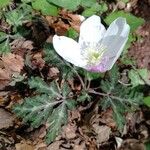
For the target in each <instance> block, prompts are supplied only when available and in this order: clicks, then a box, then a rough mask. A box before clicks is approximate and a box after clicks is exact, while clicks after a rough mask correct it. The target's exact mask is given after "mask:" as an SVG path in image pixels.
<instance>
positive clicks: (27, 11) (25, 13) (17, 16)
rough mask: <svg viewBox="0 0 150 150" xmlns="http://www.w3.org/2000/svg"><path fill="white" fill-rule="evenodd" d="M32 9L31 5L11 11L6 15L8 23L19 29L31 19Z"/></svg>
mask: <svg viewBox="0 0 150 150" xmlns="http://www.w3.org/2000/svg"><path fill="white" fill-rule="evenodd" d="M31 12H32V9H31V7H30V6H29V5H26V4H24V5H22V6H21V7H19V8H16V9H14V10H12V11H9V12H7V13H6V14H5V17H6V21H7V22H8V23H9V24H10V25H13V26H14V27H18V26H20V25H22V24H23V23H24V22H25V21H29V20H30V19H31V17H32V16H31Z"/></svg>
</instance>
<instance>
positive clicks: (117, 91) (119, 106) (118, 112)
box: [101, 66, 143, 130]
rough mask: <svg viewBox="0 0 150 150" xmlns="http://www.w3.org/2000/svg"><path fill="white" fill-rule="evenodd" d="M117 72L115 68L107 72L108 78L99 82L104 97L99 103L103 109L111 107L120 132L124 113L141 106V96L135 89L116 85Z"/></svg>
mask: <svg viewBox="0 0 150 150" xmlns="http://www.w3.org/2000/svg"><path fill="white" fill-rule="evenodd" d="M118 79H119V72H118V69H117V68H116V66H114V67H113V68H112V70H111V71H110V72H109V78H108V79H106V80H103V81H102V82H101V89H102V91H103V92H104V93H106V96H104V98H103V99H102V101H101V106H102V108H103V109H107V108H108V107H111V108H112V109H113V112H114V118H115V119H116V122H117V124H118V128H119V129H120V130H122V129H123V124H124V122H125V120H124V119H125V118H124V117H123V116H124V115H123V114H124V113H125V112H127V111H131V110H134V109H135V108H136V107H137V106H139V105H140V104H142V98H143V95H142V94H141V93H140V92H138V90H137V89H133V88H131V87H126V86H123V85H121V84H119V83H118Z"/></svg>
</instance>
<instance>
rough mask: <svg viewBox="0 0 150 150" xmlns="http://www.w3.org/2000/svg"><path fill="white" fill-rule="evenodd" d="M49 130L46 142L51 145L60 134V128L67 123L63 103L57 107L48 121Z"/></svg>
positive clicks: (65, 109)
mask: <svg viewBox="0 0 150 150" xmlns="http://www.w3.org/2000/svg"><path fill="white" fill-rule="evenodd" d="M48 123H49V129H48V133H47V135H46V142H47V143H51V142H52V141H53V140H54V139H55V138H56V137H57V136H58V134H59V133H60V129H61V126H62V125H64V124H66V123H67V108H66V105H65V104H64V103H63V104H61V105H60V106H59V107H57V108H56V109H55V110H54V111H53V113H52V115H51V116H50V118H49V119H48Z"/></svg>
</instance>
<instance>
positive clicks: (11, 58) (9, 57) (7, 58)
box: [2, 53, 24, 72]
mask: <svg viewBox="0 0 150 150" xmlns="http://www.w3.org/2000/svg"><path fill="white" fill-rule="evenodd" d="M2 61H3V64H4V66H5V68H6V69H7V70H10V71H12V72H21V69H23V66H24V59H23V58H22V57H21V56H19V55H15V54H12V53H9V54H6V55H3V56H2Z"/></svg>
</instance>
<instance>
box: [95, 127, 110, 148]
mask: <svg viewBox="0 0 150 150" xmlns="http://www.w3.org/2000/svg"><path fill="white" fill-rule="evenodd" d="M93 128H94V131H95V133H96V134H97V144H98V145H99V144H101V143H103V142H106V141H107V140H108V139H109V137H110V134H111V128H110V127H108V126H99V125H98V124H93Z"/></svg>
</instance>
